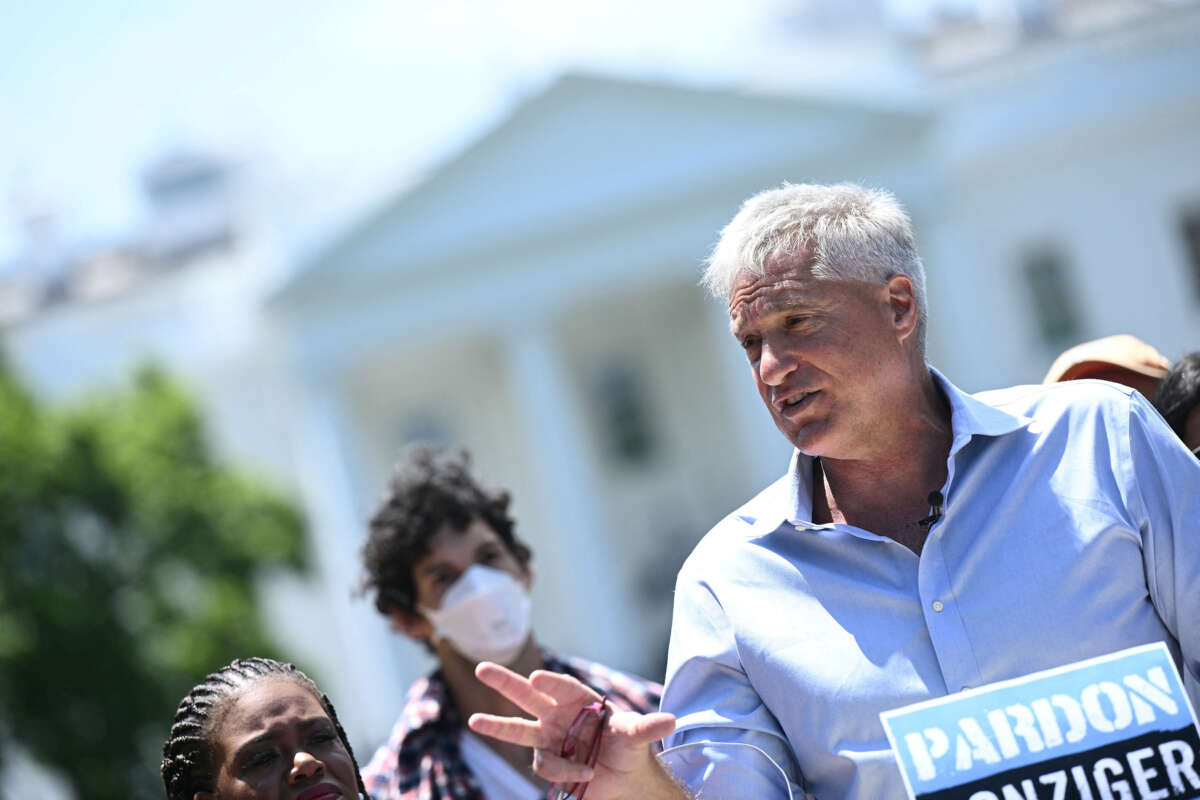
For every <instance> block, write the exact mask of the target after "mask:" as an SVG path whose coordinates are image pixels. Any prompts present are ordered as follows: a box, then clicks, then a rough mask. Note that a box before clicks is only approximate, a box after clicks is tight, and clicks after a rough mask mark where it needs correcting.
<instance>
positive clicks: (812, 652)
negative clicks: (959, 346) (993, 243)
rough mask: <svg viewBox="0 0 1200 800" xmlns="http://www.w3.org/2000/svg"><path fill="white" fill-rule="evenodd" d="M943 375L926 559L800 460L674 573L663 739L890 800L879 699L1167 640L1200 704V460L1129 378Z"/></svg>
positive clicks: (751, 790)
mask: <svg viewBox="0 0 1200 800" xmlns="http://www.w3.org/2000/svg"><path fill="white" fill-rule="evenodd" d="M931 372H932V374H933V375H934V378H935V380H936V381H937V382H938V383H939V385H940V386H941V387H942V389H943V391H944V392H945V394H946V397H947V399H948V400H949V404H950V409H951V424H952V428H953V444H952V445H951V449H950V456H949V461H948V467H949V469H948V476H947V478H946V484H945V485H944V486H943V487H941V491H942V494H943V495H944V496H945V499H946V502H945V514H944V516H943V517H942V519H941V520H940V521H938V522H936V523H935V524H934V525H933V527H932V528H931V530H930V532H929V536H928V539H927V540H926V542H925V546H924V549H923V551H922V553H921V555H920V557H918V556H916V555H915V554H914V553H913V552H912V551H911V550H909V549H907V548H906V547H904V546H903V545H900V544H898V543H896V542H894V541H892V540H890V539H887V538H885V537H882V536H878V535H876V534H873V533H871V532H869V531H865V530H862V529H860V528H855V527H853V526H850V525H839V524H828V525H815V524H813V523H812V521H811V520H812V460H811V459H810V458H809V457H807V456H802V455H800V454H799V453H797V454H796V455H795V456H793V460H792V464H791V467H790V469H789V471H788V474H787V475H785V476H784V477H783V478H782V479H780V480H779V481H777V482H776V483H774V484H772V485H771V486H770V487H768V488H767V489H766V490H765V491H763V492H762V493H761V494H759V495H758V496H757V497H755V498H754V499H753V500H751V501H750V502H749V503H747V504H746V505H745V506H743V507H742V508H740V509H738V510H737V511H736V512H734V513H733V514H731V515H730V516H729V517H727V518H725V519H724V520H722V521H721V522H720V523H719V524H718V525H717V526H716V527H715V528H713V530H712V531H710V532H709V533H708V534H707V535H706V536H705V537H704V539H703V540H701V542H700V543H699V544H698V545H697V547H696V549H695V550H694V551H693V553H692V554H691V556H690V557H689V558H688V560H687V562H686V563H685V564H684V566H683V568H682V570H681V571H680V573H679V580H678V584H677V589H676V595H675V617H674V623H673V625H672V630H671V645H670V652H669V655H668V660H667V684H666V690H665V692H664V695H663V702H662V708H663V710H664V711H669V712H671V713H673V714H675V715H676V716H677V717H678V728H677V730H676V731H675V733H674V734H672V736H670V737H668V739H667V740H666V742H665V744H666V745H667V746H668V747H673V746H679V745H683V744H688V743H695V742H703V741H711V742H738V743H744V744H748V745H754V746H755V747H757V748H759V749H760V750H762V751H763V752H765V753H766V754H767V755H769V756H770V757H771V758H772V759H774V760H775V761H776V762H777V763H778V764H779V765H780V766H781V767H782V768H783V769H784V771H785V772H786V773H787V774H788V776H789V779H790V780H791V781H792V782H793V783H794V784H795V785H796V786H794V787H793V788H794V791H795V794H796V796H797V797H802V796H803V794H802V792H801V791H799V786H800V785H802V784H803V785H806V787H807V789H808V791H810V792H812V793H813V794H815V795H816V796H817V797H818V798H820V799H821V800H841V799H843V798H862V800H883V799H884V798H901V797H904V796H905V790H904V784H903V782H902V780H901V777H900V773H899V770H898V768H897V767H896V764H895V760H894V758H893V756H892V754H891V751H890V750H889V747H888V742H887V737H886V735H885V734H884V731H883V727H882V725H881V724H880V722H879V713H880V712H881V711H886V710H888V709H892V708H897V707H900V706H904V705H908V704H910V703H915V702H917V701H920V700H928V699H930V698H934V697H941V696H944V695H946V694H948V693H951V692H957V691H960V690H962V689H965V688H968V687H977V686H982V685H984V684H988V683H992V682H994V681H998V680H1003V679H1006V678H1014V677H1017V676H1020V675H1025V674H1028V673H1030V672H1034V671H1036V670H1040V669H1047V668H1050V667H1055V666H1059V665H1062V664H1068V663H1071V662H1074V661H1078V660H1080V659H1085V658H1089V657H1092V656H1099V655H1103V654H1106V653H1111V652H1113V651H1116V650H1120V649H1123V648H1127V647H1132V646H1134V645H1138V644H1144V643H1148V642H1156V641H1163V642H1166V644H1167V647H1168V648H1169V649H1170V651H1171V653H1172V655H1173V656H1174V658H1175V660H1176V663H1177V664H1178V665H1179V666H1180V671H1181V672H1182V673H1183V678H1184V684H1185V686H1186V688H1187V691H1188V693H1189V696H1190V697H1191V699H1192V704H1193V706H1197V705H1198V704H1200V462H1198V461H1197V460H1196V458H1195V456H1193V455H1192V454H1191V453H1189V452H1188V451H1187V449H1186V448H1185V447H1184V446H1183V444H1182V442H1180V441H1179V440H1178V438H1177V437H1176V436H1175V435H1174V433H1172V431H1171V430H1170V428H1168V427H1167V425H1166V424H1165V423H1164V422H1163V421H1162V419H1161V418H1160V417H1159V416H1158V414H1157V413H1156V412H1155V411H1154V409H1153V408H1152V407H1151V406H1150V405H1149V403H1147V402H1146V401H1145V400H1144V399H1143V398H1142V397H1141V396H1140V395H1138V394H1136V393H1135V392H1132V391H1130V390H1128V389H1125V388H1124V387H1120V386H1117V385H1116V384H1111V383H1106V382H1103V381H1072V382H1069V383H1061V384H1054V385H1051V386H1020V387H1015V388H1012V389H1005V390H999V391H995V392H985V393H982V394H979V395H975V396H972V395H968V394H965V393H963V392H961V391H960V390H958V389H957V388H956V387H954V386H953V385H952V384H951V383H950V382H949V381H947V380H946V379H945V378H944V377H943V376H942V375H941V374H939V373H938V372H936V370H931ZM691 762H692V763H697V762H702V759H696V758H693V759H691ZM706 768H707V772H708V773H709V774H711V772H712V769H713V767H712V764H708V765H707V767H706ZM705 774H706V772H705V768H702V767H699V766H696V767H693V768H691V769H690V770H685V771H683V772H682V773H681V774H679V776H678V777H679V778H680V779H681V780H682V781H683V782H684V784H685V785H692V786H696V785H699V784H700V783H702V781H703V780H704V775H705ZM740 796H742V797H747V798H750V797H754V798H763V800H769V799H772V798H781V797H786V793H785V792H782V791H780V790H779V789H774V788H770V787H769V786H767V785H764V786H762V787H758V786H751V785H749V782H747V783H746V785H745V792H744V794H742V795H740Z"/></svg>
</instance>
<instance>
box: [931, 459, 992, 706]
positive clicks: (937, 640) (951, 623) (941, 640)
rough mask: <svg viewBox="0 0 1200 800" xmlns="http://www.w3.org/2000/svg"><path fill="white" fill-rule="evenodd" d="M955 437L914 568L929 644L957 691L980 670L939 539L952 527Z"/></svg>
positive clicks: (944, 675)
mask: <svg viewBox="0 0 1200 800" xmlns="http://www.w3.org/2000/svg"><path fill="white" fill-rule="evenodd" d="M969 439H970V437H969V436H967V437H965V438H963V439H962V440H961V441H960V440H958V439H956V440H955V442H954V446H953V447H952V449H951V453H952V455H951V456H950V460H949V463H948V469H947V474H946V484H945V486H943V487H942V496H943V497H944V498H945V502H944V505H943V512H942V517H941V519H939V520H938V521H936V522H934V523H933V524H932V525H931V526H930V528H929V535H928V536H927V537H926V539H925V545H924V547H922V549H921V557H920V562H919V565H918V569H917V593H918V595H919V597H920V602H921V612H922V614H923V615H924V618H925V627H926V630H928V632H929V640H930V642H931V643H932V645H933V652H934V656H935V657H936V658H937V662H938V666H939V667H940V669H941V671H942V679H943V680H944V682H945V684H946V689H947V691H951V692H957V691H962V690H963V689H970V688H972V687H975V686H979V685H980V683H981V676H982V673H981V672H980V669H979V664H978V662H977V661H976V659H975V652H974V649H973V647H972V645H971V640H970V637H969V636H968V635H967V627H966V624H965V622H964V621H963V616H962V609H961V604H960V598H958V597H957V596H956V595H955V593H954V589H953V586H954V583H953V580H952V575H953V573H952V569H953V566H954V565H952V564H949V563H948V562H947V560H946V549H945V547H944V546H943V544H942V543H943V541H944V539H945V537H946V536H947V535H948V534H951V533H952V532H953V530H954V505H953V503H952V502H951V487H952V485H953V483H954V461H955V459H954V455H953V453H955V452H957V451H958V450H959V449H960V448H961V447H962V445H963V444H965V443H966V441H967V440H969Z"/></svg>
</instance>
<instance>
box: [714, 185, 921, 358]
mask: <svg viewBox="0 0 1200 800" xmlns="http://www.w3.org/2000/svg"><path fill="white" fill-rule="evenodd" d="M805 247H808V248H811V251H812V257H813V261H812V264H811V269H812V274H813V277H815V278H824V279H828V278H832V279H836V280H859V281H867V282H870V283H880V284H882V283H886V282H887V281H888V280H889V279H891V278H892V277H894V276H896V275H906V276H908V279H909V280H910V281H912V285H913V291H914V293H915V294H916V298H917V330H916V337H917V338H916V343H917V346H918V347H919V348H920V351H921V352H922V353H924V352H925V321H926V318H927V316H928V311H927V308H928V306H927V303H926V299H925V267H924V266H923V265H922V264H921V257H920V256H918V255H917V246H916V243H915V242H914V241H913V232H912V224H911V222H910V221H909V219H908V214H906V213H905V212H904V209H903V208H901V206H900V203H899V202H898V201H897V200H896V198H895V197H894V196H892V194H891V193H890V192H888V191H885V190H882V189H866V188H864V187H862V186H858V185H857V184H853V183H839V184H835V185H833V186H822V185H818V184H812V183H800V184H793V183H785V184H783V186H781V187H779V188H778V189H769V190H767V191H765V192H759V193H758V194H756V195H754V196H753V197H751V198H750V199H749V200H747V201H746V202H745V203H743V204H742V208H741V210H740V211H738V213H737V215H736V216H734V218H733V219H732V220H731V221H730V222H729V224H728V225H726V226H725V229H724V230H722V231H721V238H720V240H719V241H718V242H717V245H716V247H714V248H713V251H712V255H710V256H709V258H708V264H707V266H706V268H705V270H704V278H703V283H704V286H705V288H707V289H708V290H709V291H710V292H711V293H712V294H713V295H714V296H715V297H720V298H723V299H725V300H728V299H729V293H730V291H731V290H732V288H733V283H734V280H735V279H736V278H737V275H738V273H740V272H742V271H746V272H749V273H751V274H752V275H762V274H763V273H764V272H765V268H766V264H767V262H769V261H771V260H772V259H774V258H779V257H781V256H788V255H791V254H795V253H798V252H800V251H801V250H802V249H804V248H805Z"/></svg>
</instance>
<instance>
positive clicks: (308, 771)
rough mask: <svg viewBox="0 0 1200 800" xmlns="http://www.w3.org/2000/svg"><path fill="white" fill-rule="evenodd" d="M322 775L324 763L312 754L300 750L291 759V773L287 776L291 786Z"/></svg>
mask: <svg viewBox="0 0 1200 800" xmlns="http://www.w3.org/2000/svg"><path fill="white" fill-rule="evenodd" d="M324 774H325V762H323V761H321V759H319V758H317V757H316V756H314V755H313V754H312V753H308V752H306V751H304V750H300V751H299V752H297V753H296V755H295V757H294V758H293V759H292V771H291V772H290V773H289V774H288V782H289V783H293V784H295V783H300V782H301V781H309V780H312V779H313V778H317V777H320V776H321V775H324Z"/></svg>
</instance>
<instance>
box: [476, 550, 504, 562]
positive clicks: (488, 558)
mask: <svg viewBox="0 0 1200 800" xmlns="http://www.w3.org/2000/svg"><path fill="white" fill-rule="evenodd" d="M499 557H500V554H499V553H497V552H496V551H494V550H489V551H488V552H486V553H480V555H479V563H480V564H491V563H493V562H494V561H495V560H496V559H498V558H499Z"/></svg>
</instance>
